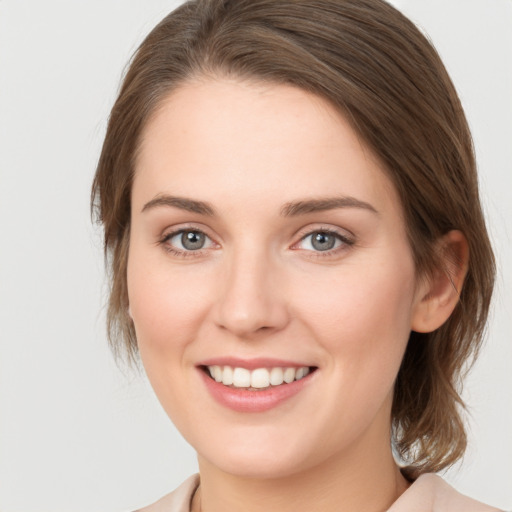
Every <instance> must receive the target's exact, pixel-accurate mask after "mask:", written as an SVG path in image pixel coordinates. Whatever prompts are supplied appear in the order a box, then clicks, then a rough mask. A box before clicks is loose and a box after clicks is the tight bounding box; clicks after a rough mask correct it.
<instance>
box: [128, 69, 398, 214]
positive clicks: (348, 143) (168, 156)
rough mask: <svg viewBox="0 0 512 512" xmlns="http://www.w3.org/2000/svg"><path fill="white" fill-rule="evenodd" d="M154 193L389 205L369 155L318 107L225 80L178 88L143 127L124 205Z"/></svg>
mask: <svg viewBox="0 0 512 512" xmlns="http://www.w3.org/2000/svg"><path fill="white" fill-rule="evenodd" d="M158 193H173V194H180V195H186V196H189V197H198V196H200V197H199V199H203V200H208V201H212V199H213V200H215V201H221V200H222V199H229V200H231V201H233V200H234V198H237V197H238V198H240V200H241V202H244V201H248V200H249V199H252V198H255V197H256V198H257V197H259V198H262V197H264V198H265V200H266V201H267V202H268V204H270V203H271V202H272V200H276V201H280V202H286V201H292V200H294V199H296V198H297V197H298V196H304V195H308V196H325V195H326V194H328V195H332V194H342V195H351V196H356V197H359V198H360V199H361V200H366V201H367V200H369V199H371V200H372V201H373V202H374V203H375V202H376V203H377V206H378V204H379V203H382V202H386V201H388V202H389V201H391V202H395V203H396V202H397V195H396V193H395V191H394V189H393V186H392V185H391V183H390V181H389V179H388V178H387V176H386V175H385V173H384V172H383V170H382V167H381V165H380V164H379V162H378V160H377V158H376V157H375V156H374V155H373V154H372V152H371V151H370V150H369V149H368V148H367V147H366V146H365V144H364V143H363V142H362V140H361V139H360V138H359V137H358V135H357V134H356V132H355V131H354V130H353V129H352V127H351V125H350V123H349V122H348V121H347V120H346V119H345V117H344V116H342V115H341V114H340V113H339V112H338V111H337V110H336V109H335V108H334V107H333V106H331V105H330V103H328V102H327V101H326V100H324V99H322V98H320V97H318V96H316V95H313V94H311V93H308V92H305V91H303V90H301V89H299V88H296V87H292V86H287V85H275V84H263V83H252V82H246V81H238V80H228V79H218V80H203V81H194V82H190V83H186V84H184V85H182V86H180V87H179V88H178V89H176V90H175V91H173V92H172V93H171V94H170V95H169V96H168V97H167V98H165V100H163V101H162V102H161V104H160V105H159V107H158V108H157V109H156V111H155V113H154V114H153V116H152V117H151V119H150V120H149V121H148V122H147V124H146V126H145V129H144V131H143V133H142V137H141V144H140V151H139V153H138V158H137V161H136V176H135V182H134V191H133V200H134V202H136V201H139V200H140V201H142V200H143V199H145V200H148V199H150V197H149V196H151V195H155V194H158ZM142 196H144V197H143V198H142ZM381 206H382V205H381Z"/></svg>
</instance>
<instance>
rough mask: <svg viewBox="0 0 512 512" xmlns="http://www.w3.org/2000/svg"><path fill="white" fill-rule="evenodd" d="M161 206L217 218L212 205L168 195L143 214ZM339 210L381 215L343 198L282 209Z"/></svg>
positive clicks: (290, 212) (295, 212) (292, 213)
mask: <svg viewBox="0 0 512 512" xmlns="http://www.w3.org/2000/svg"><path fill="white" fill-rule="evenodd" d="M161 206H171V207H174V208H179V209H180V210H185V211H188V212H192V213H197V214H199V215H207V216H208V217H213V216H215V209H214V208H213V206H212V205H211V204H210V203H207V202H205V201H197V200H195V199H190V198H187V197H178V196H171V195H167V194H165V195H158V196H157V197H155V198H154V199H152V200H151V201H149V202H147V203H146V204H145V205H144V206H143V208H142V212H145V211H148V210H151V209H153V208H157V207H161ZM337 208H361V209H363V210H368V211H370V212H372V213H375V214H377V215H378V214H379V212H378V211H377V210H376V209H375V208H374V207H373V206H372V205H371V204H370V203H367V202H365V201H361V200H359V199H356V198H355V197H351V196H342V197H323V198H319V199H307V200H303V201H294V202H290V203H285V204H284V205H283V206H282V208H281V215H282V216H283V217H296V216H300V215H307V214H308V213H314V212H322V211H327V210H334V209H337Z"/></svg>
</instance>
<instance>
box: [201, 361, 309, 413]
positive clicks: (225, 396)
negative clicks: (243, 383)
mask: <svg viewBox="0 0 512 512" xmlns="http://www.w3.org/2000/svg"><path fill="white" fill-rule="evenodd" d="M199 372H200V373H201V376H202V378H203V381H204V383H205V385H206V387H207V389H208V391H209V392H210V393H211V395H212V396H213V398H214V399H215V400H216V401H217V402H218V403H219V404H221V405H223V406H225V407H228V408H229V409H232V410H234V411H237V412H264V411H268V410H270V409H273V408H274V407H277V406H278V405H280V404H282V403H283V402H285V401H286V400H288V399H289V398H291V397H293V396H295V395H296V394H297V393H299V392H300V391H301V390H302V389H304V386H307V385H308V383H309V381H310V378H311V376H312V374H311V373H310V374H309V375H307V376H306V377H303V378H302V379H300V380H295V381H293V382H290V383H289V384H281V385H280V386H271V387H269V388H267V389H262V390H260V391H249V390H247V389H244V388H232V387H229V386H224V384H222V383H220V382H217V381H215V380H213V379H212V378H211V377H209V376H208V375H207V374H206V373H205V372H204V371H203V370H202V369H199Z"/></svg>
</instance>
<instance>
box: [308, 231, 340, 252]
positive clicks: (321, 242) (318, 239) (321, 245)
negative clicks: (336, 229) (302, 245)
mask: <svg viewBox="0 0 512 512" xmlns="http://www.w3.org/2000/svg"><path fill="white" fill-rule="evenodd" d="M335 243H336V239H335V238H334V236H332V235H329V234H328V233H316V234H315V235H314V236H313V240H312V241H311V244H312V245H313V247H314V248H315V249H316V250H317V251H328V250H329V249H332V248H333V247H334V244H335Z"/></svg>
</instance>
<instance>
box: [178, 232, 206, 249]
mask: <svg viewBox="0 0 512 512" xmlns="http://www.w3.org/2000/svg"><path fill="white" fill-rule="evenodd" d="M181 243H182V244H183V247H185V249H188V250H189V251H196V250H197V249H201V248H202V247H203V245H204V235H203V233H198V232H197V231H185V232H184V233H183V234H182V235H181Z"/></svg>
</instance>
